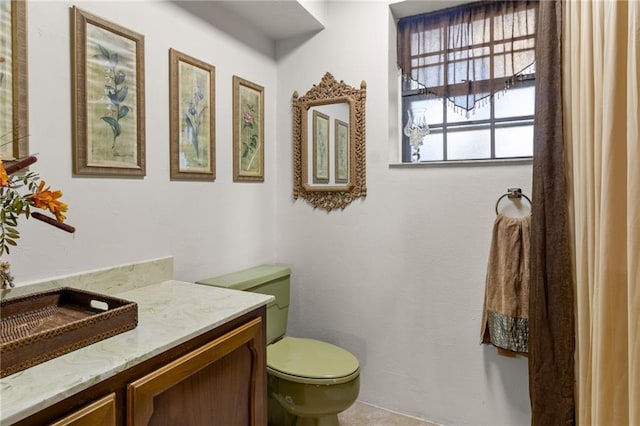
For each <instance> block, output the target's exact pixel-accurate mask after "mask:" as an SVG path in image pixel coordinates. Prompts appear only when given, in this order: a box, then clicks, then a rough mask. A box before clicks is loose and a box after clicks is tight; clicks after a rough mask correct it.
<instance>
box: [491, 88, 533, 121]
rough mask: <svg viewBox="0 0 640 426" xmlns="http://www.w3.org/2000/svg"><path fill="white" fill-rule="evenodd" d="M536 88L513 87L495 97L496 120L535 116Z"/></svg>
mask: <svg viewBox="0 0 640 426" xmlns="http://www.w3.org/2000/svg"><path fill="white" fill-rule="evenodd" d="M535 97H536V88H535V86H525V87H518V86H516V87H512V88H510V89H509V90H507V91H506V92H505V93H503V94H496V95H495V96H494V105H495V114H496V118H504V117H516V116H520V115H533V114H534V110H535Z"/></svg>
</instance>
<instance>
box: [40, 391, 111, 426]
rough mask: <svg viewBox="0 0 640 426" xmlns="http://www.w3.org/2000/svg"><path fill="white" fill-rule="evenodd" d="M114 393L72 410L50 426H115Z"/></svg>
mask: <svg viewBox="0 0 640 426" xmlns="http://www.w3.org/2000/svg"><path fill="white" fill-rule="evenodd" d="M115 424H116V395H115V394H113V393H112V394H109V395H107V396H105V397H104V398H101V399H99V400H97V401H95V402H92V403H91V404H89V405H87V406H85V407H83V408H81V409H79V410H78V411H74V412H73V413H71V414H69V415H68V416H66V417H65V418H63V419H60V420H58V421H57V422H55V423H52V424H51V426H115Z"/></svg>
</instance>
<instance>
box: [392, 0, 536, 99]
mask: <svg viewBox="0 0 640 426" xmlns="http://www.w3.org/2000/svg"><path fill="white" fill-rule="evenodd" d="M537 7H538V2H537V1H522V0H521V1H499V2H494V1H486V2H479V3H477V4H473V5H471V6H470V5H463V6H458V7H452V8H449V9H445V10H442V11H438V12H433V13H426V14H422V15H415V16H409V17H406V18H402V19H400V21H398V46H397V47H398V66H399V67H400V69H401V70H402V75H403V77H404V88H405V89H407V90H410V89H419V90H422V91H424V92H426V93H429V94H431V95H434V96H437V97H444V98H447V99H448V100H449V101H450V102H451V103H452V104H453V105H454V106H455V107H456V108H459V109H462V110H465V111H471V110H473V109H474V108H475V107H477V106H478V105H482V104H485V103H487V102H488V97H489V96H491V95H493V94H494V93H496V92H500V91H504V90H506V89H507V88H508V87H509V86H511V85H513V84H516V83H517V82H518V80H519V76H521V75H523V74H527V73H534V72H535V68H534V67H535V65H534V63H535V31H536V10H537ZM483 101H484V102H483Z"/></svg>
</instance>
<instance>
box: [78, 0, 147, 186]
mask: <svg viewBox="0 0 640 426" xmlns="http://www.w3.org/2000/svg"><path fill="white" fill-rule="evenodd" d="M71 12H72V19H71V22H72V55H73V58H72V68H73V69H72V80H73V81H72V91H73V102H72V104H73V172H74V174H75V175H80V176H82V175H86V176H110V177H144V176H145V174H146V166H145V87H144V36H143V35H141V34H139V33H137V32H134V31H131V30H129V29H126V28H124V27H121V26H120V25H117V24H114V23H112V22H109V21H107V20H104V19H102V18H99V17H97V16H95V15H92V14H90V13H88V12H85V11H83V10H80V9H78V8H77V7H75V6H74V7H73V8H72V9H71Z"/></svg>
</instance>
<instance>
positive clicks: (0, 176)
mask: <svg viewBox="0 0 640 426" xmlns="http://www.w3.org/2000/svg"><path fill="white" fill-rule="evenodd" d="M0 186H3V187H7V186H9V175H7V171H6V170H5V169H4V165H3V164H2V160H0Z"/></svg>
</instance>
